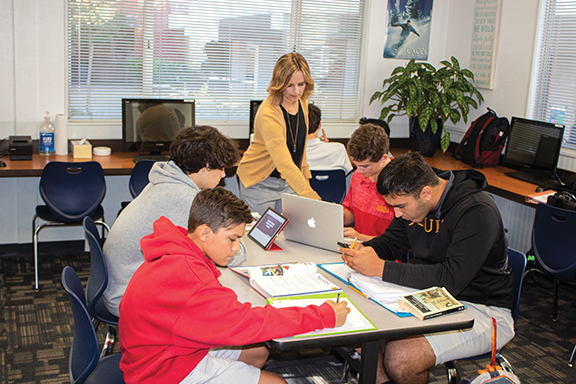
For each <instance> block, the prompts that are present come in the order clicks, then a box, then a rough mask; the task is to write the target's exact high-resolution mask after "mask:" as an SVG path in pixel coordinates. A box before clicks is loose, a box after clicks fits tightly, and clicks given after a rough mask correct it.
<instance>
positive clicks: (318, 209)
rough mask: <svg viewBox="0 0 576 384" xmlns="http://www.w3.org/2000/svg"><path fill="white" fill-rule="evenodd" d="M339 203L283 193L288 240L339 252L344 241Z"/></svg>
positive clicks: (285, 232) (283, 209)
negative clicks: (339, 245) (339, 246)
mask: <svg viewBox="0 0 576 384" xmlns="http://www.w3.org/2000/svg"><path fill="white" fill-rule="evenodd" d="M343 209H344V208H342V206H341V205H340V204H334V203H329V202H326V201H318V200H313V199H308V198H306V197H300V196H297V195H289V194H286V193H284V194H282V215H284V216H286V217H287V218H288V220H289V222H288V224H287V225H286V227H285V228H284V236H285V237H286V239H287V240H291V241H295V242H298V243H303V244H306V245H310V246H313V247H317V248H322V249H327V250H329V251H334V252H338V244H336V243H337V242H339V241H344V216H343V215H344V212H343Z"/></svg>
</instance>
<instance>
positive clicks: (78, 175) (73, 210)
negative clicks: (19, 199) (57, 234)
mask: <svg viewBox="0 0 576 384" xmlns="http://www.w3.org/2000/svg"><path fill="white" fill-rule="evenodd" d="M105 194H106V180H105V179H104V172H103V171H102V166H101V165H100V164H99V163H98V162H96V161H87V162H78V163H76V162H62V161H51V162H49V163H48V164H46V166H45V167H44V170H43V171H42V176H41V177H40V195H41V196H42V199H43V200H44V202H45V203H46V205H38V206H37V207H36V214H35V215H34V218H33V219H32V231H33V235H32V242H33V244H34V277H35V280H36V286H35V287H36V289H38V235H39V233H40V231H41V230H42V229H44V228H45V227H48V226H75V225H82V220H83V219H84V217H86V216H90V217H91V218H93V219H94V220H95V222H96V223H98V224H100V225H102V227H103V228H102V234H104V228H106V229H107V230H108V231H109V230H110V228H109V227H108V225H107V224H106V223H105V222H104V208H102V205H101V203H102V200H103V199H104V195H105ZM37 218H40V219H42V220H44V221H46V223H44V224H41V225H39V226H36V219H37Z"/></svg>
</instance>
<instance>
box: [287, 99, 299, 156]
mask: <svg viewBox="0 0 576 384" xmlns="http://www.w3.org/2000/svg"><path fill="white" fill-rule="evenodd" d="M286 115H287V116H288V119H287V120H288V131H289V132H290V136H291V137H292V144H293V145H294V147H293V148H292V152H294V153H296V140H297V139H298V129H300V104H298V111H296V138H294V132H293V131H292V125H291V124H290V113H288V110H287V109H286Z"/></svg>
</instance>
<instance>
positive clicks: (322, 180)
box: [310, 169, 346, 204]
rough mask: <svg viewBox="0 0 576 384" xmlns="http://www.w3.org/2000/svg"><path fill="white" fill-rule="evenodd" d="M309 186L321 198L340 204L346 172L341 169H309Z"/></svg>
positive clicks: (344, 191)
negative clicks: (310, 175)
mask: <svg viewBox="0 0 576 384" xmlns="http://www.w3.org/2000/svg"><path fill="white" fill-rule="evenodd" d="M310 172H311V173H312V178H311V179H310V186H311V187H312V189H313V190H315V191H316V192H317V193H318V194H319V195H320V197H321V198H322V200H324V201H329V202H331V203H336V204H341V203H342V200H344V196H345V195H346V172H344V170H342V169H333V170H330V171H310Z"/></svg>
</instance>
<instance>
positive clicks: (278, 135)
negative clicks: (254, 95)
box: [236, 97, 321, 200]
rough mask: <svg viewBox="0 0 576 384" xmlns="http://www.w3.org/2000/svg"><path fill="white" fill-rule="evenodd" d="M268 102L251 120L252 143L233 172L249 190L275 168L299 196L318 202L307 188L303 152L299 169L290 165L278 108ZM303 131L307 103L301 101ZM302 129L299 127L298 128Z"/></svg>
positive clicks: (312, 191) (308, 174) (308, 173)
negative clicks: (252, 121) (252, 129)
mask: <svg viewBox="0 0 576 384" xmlns="http://www.w3.org/2000/svg"><path fill="white" fill-rule="evenodd" d="M271 100H272V99H271V98H270V97H267V98H266V100H264V101H263V102H262V104H260V107H259V108H258V112H257V113H256V118H255V120H254V139H253V140H252V143H251V144H250V146H249V147H248V149H247V150H246V152H245V153H244V156H242V160H240V164H239V165H238V170H237V171H236V172H237V174H238V177H240V180H241V181H242V184H244V186H245V187H246V188H250V187H251V186H253V185H254V184H257V183H259V182H261V181H264V180H265V179H266V178H267V177H268V176H270V174H271V173H272V171H273V170H274V169H275V168H276V169H277V170H278V172H279V173H280V176H281V177H282V178H283V179H284V180H286V182H287V183H288V185H289V186H290V187H291V188H292V189H293V190H294V191H295V192H296V193H297V194H298V195H299V196H304V197H309V198H311V199H316V200H321V199H320V196H318V194H317V193H316V192H315V191H314V190H313V189H312V188H311V187H310V184H309V183H308V180H307V179H309V178H311V177H312V175H311V173H310V170H309V169H308V161H307V160H306V148H304V153H303V155H302V164H300V167H298V166H296V164H294V161H293V160H292V156H291V155H290V151H289V150H288V147H287V146H286V121H285V120H284V114H283V113H282V109H281V108H280V105H272V103H271ZM300 102H301V104H302V109H303V111H304V118H305V120H306V127H308V101H307V100H304V99H301V100H300ZM300 128H302V127H300Z"/></svg>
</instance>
